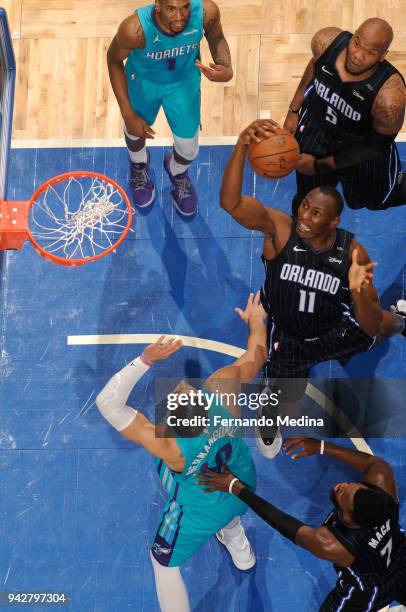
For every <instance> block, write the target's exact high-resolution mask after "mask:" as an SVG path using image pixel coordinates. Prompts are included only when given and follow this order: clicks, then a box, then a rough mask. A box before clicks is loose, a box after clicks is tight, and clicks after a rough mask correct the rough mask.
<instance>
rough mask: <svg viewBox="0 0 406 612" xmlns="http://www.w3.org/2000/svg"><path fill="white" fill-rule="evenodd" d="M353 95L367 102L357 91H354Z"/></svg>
mask: <svg viewBox="0 0 406 612" xmlns="http://www.w3.org/2000/svg"><path fill="white" fill-rule="evenodd" d="M352 95H353V96H355V97H356V98H359V99H360V100H365V98H364V96H361V94H360V93H358V91H357V90H356V89H353V90H352Z"/></svg>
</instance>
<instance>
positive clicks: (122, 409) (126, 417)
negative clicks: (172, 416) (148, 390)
mask: <svg viewBox="0 0 406 612" xmlns="http://www.w3.org/2000/svg"><path fill="white" fill-rule="evenodd" d="M181 347H182V342H181V340H174V339H173V338H169V339H168V340H165V336H161V337H160V338H159V339H158V340H157V341H156V342H155V343H154V344H150V345H149V346H148V347H147V348H146V349H145V350H144V352H143V353H142V355H140V356H139V357H136V358H135V359H134V360H133V361H131V363H129V364H128V365H126V366H125V367H124V368H123V369H122V370H120V371H119V372H117V373H116V374H115V375H114V376H113V377H112V378H111V379H110V380H109V381H108V382H107V384H106V385H105V386H104V388H103V389H102V390H101V391H100V393H99V394H98V396H97V398H96V405H97V407H98V409H99V411H100V413H101V414H102V416H103V417H104V418H105V419H106V421H108V422H109V423H110V425H111V426H112V427H114V429H116V430H117V431H119V432H120V433H121V434H122V435H123V436H124V437H125V438H128V439H129V440H131V441H132V442H135V443H136V444H140V445H141V446H143V447H144V448H145V449H146V450H148V451H149V452H150V453H152V454H153V455H155V456H157V457H160V458H161V459H167V458H168V456H169V455H168V452H169V446H170V442H171V441H170V440H168V439H166V438H156V436H155V425H153V424H152V423H151V422H150V421H149V420H148V419H147V418H146V417H145V416H144V415H143V414H141V413H140V412H138V411H137V410H134V409H133V408H131V407H130V406H127V400H128V397H129V395H130V393H131V391H132V390H133V388H134V387H135V385H136V384H137V382H138V381H139V380H140V379H141V378H142V376H143V375H144V374H145V373H146V372H147V371H148V370H149V368H150V367H151V366H152V365H153V364H154V363H156V362H157V361H162V360H164V359H167V358H168V357H170V356H171V355H173V354H174V353H176V352H177V351H178V350H179V349H180V348H181Z"/></svg>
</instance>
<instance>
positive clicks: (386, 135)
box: [285, 18, 406, 215]
mask: <svg viewBox="0 0 406 612" xmlns="http://www.w3.org/2000/svg"><path fill="white" fill-rule="evenodd" d="M392 38H393V31H392V28H391V27H390V25H389V24H388V23H387V22H386V21H384V20H383V19H378V18H374V19H368V20H367V21H365V22H364V23H363V24H362V25H361V26H360V27H359V28H358V30H356V31H355V33H354V34H351V33H350V32H343V31H342V30H340V29H339V28H333V27H331V28H323V29H322V30H320V31H319V32H317V33H316V34H315V35H314V36H313V39H312V53H313V57H312V59H311V60H310V62H309V64H308V66H307V68H306V70H305V72H304V74H303V77H302V80H301V82H300V84H299V87H298V89H297V91H296V93H295V95H294V97H293V99H292V101H291V104H290V108H289V112H288V115H287V117H286V120H285V128H287V129H288V130H289V131H291V132H292V134H293V133H294V134H295V137H296V139H297V140H298V142H299V145H300V150H301V152H302V155H301V158H300V160H299V163H298V165H297V167H296V170H297V173H296V183H297V193H296V196H295V198H294V200H293V203H292V208H293V213H294V214H295V215H296V214H297V210H298V207H299V205H300V202H301V201H302V200H303V198H304V196H305V195H306V194H307V193H309V191H311V189H314V187H319V186H320V185H331V186H332V187H335V186H336V185H337V184H338V183H339V182H340V183H341V184H342V186H343V192H344V197H345V199H346V201H347V204H348V206H349V207H350V208H362V207H367V208H370V209H371V210H383V209H386V208H389V207H391V206H398V205H400V204H405V203H406V175H405V174H404V173H402V171H401V164H400V159H399V153H398V151H397V149H396V146H395V143H394V140H395V136H396V134H397V133H398V132H399V130H400V129H401V128H402V125H403V120H404V116H405V103H406V91H405V83H404V80H403V77H402V76H401V74H400V73H399V71H398V70H396V68H395V67H394V66H392V64H390V63H389V62H387V61H386V59H385V57H386V55H387V53H388V48H389V45H390V44H391V42H392Z"/></svg>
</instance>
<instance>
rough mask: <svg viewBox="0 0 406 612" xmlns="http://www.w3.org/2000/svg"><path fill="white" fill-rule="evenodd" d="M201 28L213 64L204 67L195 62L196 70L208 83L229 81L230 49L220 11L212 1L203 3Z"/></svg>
mask: <svg viewBox="0 0 406 612" xmlns="http://www.w3.org/2000/svg"><path fill="white" fill-rule="evenodd" d="M203 28H204V35H205V37H206V39H207V42H208V44H209V49H210V53H211V56H212V58H213V62H214V63H212V64H209V65H208V66H204V65H203V64H202V63H201V62H200V61H199V60H196V66H197V68H198V69H199V70H200V72H201V73H202V74H204V76H205V77H207V78H208V79H209V80H210V81H217V82H222V83H225V82H226V81H231V79H232V78H233V69H232V66H231V55H230V49H229V46H228V43H227V40H226V38H225V36H224V33H223V28H222V25H221V20H220V10H219V8H218V6H217V4H216V3H215V2H213V1H212V0H204V2H203Z"/></svg>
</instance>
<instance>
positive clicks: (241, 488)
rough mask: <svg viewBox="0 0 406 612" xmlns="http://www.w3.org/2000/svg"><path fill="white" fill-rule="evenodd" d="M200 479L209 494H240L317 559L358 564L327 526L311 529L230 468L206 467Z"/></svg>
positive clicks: (278, 528)
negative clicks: (220, 470) (245, 481)
mask: <svg viewBox="0 0 406 612" xmlns="http://www.w3.org/2000/svg"><path fill="white" fill-rule="evenodd" d="M196 478H197V479H198V481H197V482H198V484H200V485H202V486H204V487H205V492H206V493H211V492H213V491H223V492H225V493H232V494H233V495H236V496H237V497H239V498H240V499H241V500H242V501H243V502H245V503H246V504H247V506H249V507H250V508H251V510H253V511H254V512H255V513H256V514H258V516H260V517H261V518H262V519H263V520H264V521H265V522H266V523H268V525H270V526H271V527H273V528H274V529H276V530H277V531H279V533H280V534H282V535H283V536H284V537H285V538H288V539H289V540H290V541H291V542H293V543H294V544H297V545H298V546H301V547H302V548H305V549H306V550H308V551H309V552H311V553H312V554H313V555H315V556H316V557H319V558H320V559H326V560H328V561H332V562H333V563H336V564H337V565H340V566H342V567H345V566H347V565H351V563H353V562H354V557H353V556H352V555H351V553H349V552H348V550H346V549H345V548H344V547H343V545H342V544H341V543H340V542H339V541H338V540H337V539H336V538H335V537H334V535H333V534H332V533H331V532H330V531H329V530H328V529H327V528H326V527H316V528H313V527H310V526H309V525H306V524H305V523H303V522H302V521H300V520H299V519H297V518H296V517H294V516H291V515H290V514H287V513H286V512H283V510H280V509H279V508H277V507H276V506H274V505H273V504H271V503H270V502H269V501H267V500H265V499H263V498H262V497H260V496H259V495H256V494H255V493H253V491H251V490H250V489H248V488H247V487H246V486H245V485H244V483H242V482H240V481H239V480H238V479H237V478H235V477H234V475H233V474H232V473H231V472H229V471H228V469H227V467H225V469H224V470H223V472H222V473H220V474H219V473H217V472H213V471H212V470H209V469H208V468H203V471H202V472H201V473H200V474H197V476H196Z"/></svg>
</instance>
